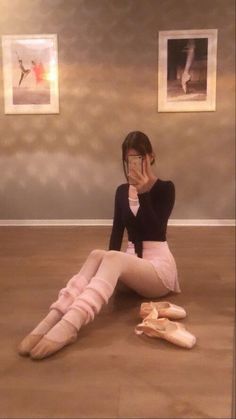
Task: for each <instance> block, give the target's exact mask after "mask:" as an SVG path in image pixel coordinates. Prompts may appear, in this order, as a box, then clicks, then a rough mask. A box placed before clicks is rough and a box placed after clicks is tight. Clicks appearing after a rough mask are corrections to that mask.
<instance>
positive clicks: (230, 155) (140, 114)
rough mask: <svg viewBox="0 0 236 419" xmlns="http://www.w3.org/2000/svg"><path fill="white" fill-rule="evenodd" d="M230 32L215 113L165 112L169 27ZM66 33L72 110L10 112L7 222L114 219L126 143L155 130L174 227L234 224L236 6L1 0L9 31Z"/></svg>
mask: <svg viewBox="0 0 236 419" xmlns="http://www.w3.org/2000/svg"><path fill="white" fill-rule="evenodd" d="M202 28H203V29H205V28H207V29H211V28H216V29H218V54H217V104H216V107H217V108H216V111H215V112H179V113H158V112H157V53H158V45H157V44H158V43H157V40H158V31H159V30H171V29H172V30H178V29H202ZM47 33H49V34H50V33H56V34H57V35H58V56H59V88H60V113H59V114H58V115H5V114H4V98H3V75H2V57H1V55H0V219H2V220H7V219H19V220H24V219H25V220H30V219H110V218H112V215H113V198H114V190H115V188H116V186H117V184H119V183H121V182H123V181H124V177H123V173H122V165H121V152H120V148H121V143H122V141H123V139H124V137H125V135H126V134H127V133H128V132H129V131H132V130H142V131H144V132H146V133H147V134H148V135H149V136H150V139H151V140H152V142H153V145H154V147H155V150H156V155H157V173H158V175H159V177H160V178H162V179H172V180H173V181H174V183H175V185H176V205H175V209H174V211H173V213H172V218H174V219H232V218H234V207H233V203H234V199H233V193H234V176H233V168H234V107H233V104H234V84H233V83H234V0H11V1H9V0H0V34H1V35H7V34H8V35H9V34H47Z"/></svg>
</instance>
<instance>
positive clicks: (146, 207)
mask: <svg viewBox="0 0 236 419" xmlns="http://www.w3.org/2000/svg"><path fill="white" fill-rule="evenodd" d="M128 194H129V184H128V183H125V184H122V185H120V186H118V188H117V190H116V195H115V210H114V218H113V227H112V232H111V237H110V243H109V250H120V249H121V244H122V239H123V234H124V230H125V228H126V229H127V233H128V240H129V241H131V242H133V243H134V246H135V252H136V253H137V255H138V256H139V257H142V242H143V241H166V230H167V223H168V219H169V217H170V214H171V212H172V209H173V206H174V203H175V187H174V184H173V182H171V181H163V180H161V179H157V181H156V182H155V183H154V185H153V186H152V188H151V190H150V191H149V192H145V193H141V194H138V198H139V209H138V212H137V215H136V216H135V215H134V214H133V213H132V211H131V209H130V207H129V200H128Z"/></svg>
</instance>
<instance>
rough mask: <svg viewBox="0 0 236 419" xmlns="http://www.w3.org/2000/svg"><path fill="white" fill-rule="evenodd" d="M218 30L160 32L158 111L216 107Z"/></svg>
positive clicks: (196, 109)
mask: <svg viewBox="0 0 236 419" xmlns="http://www.w3.org/2000/svg"><path fill="white" fill-rule="evenodd" d="M217 34H218V31H217V29H203V30H200V29H197V30H176V31H160V32H159V40H158V112H193V111H194V112H197V111H215V110H216V66H217Z"/></svg>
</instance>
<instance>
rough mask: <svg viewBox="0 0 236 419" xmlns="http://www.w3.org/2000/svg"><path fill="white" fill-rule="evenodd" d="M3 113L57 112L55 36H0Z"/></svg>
mask: <svg viewBox="0 0 236 419" xmlns="http://www.w3.org/2000/svg"><path fill="white" fill-rule="evenodd" d="M2 52H3V83H4V109H5V113H6V114H51V113H53V114H54V113H59V93H58V53H57V35H55V34H50V35H6V36H2Z"/></svg>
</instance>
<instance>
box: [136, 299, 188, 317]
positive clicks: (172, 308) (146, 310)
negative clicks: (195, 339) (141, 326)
mask: <svg viewBox="0 0 236 419" xmlns="http://www.w3.org/2000/svg"><path fill="white" fill-rule="evenodd" d="M153 308H155V309H156V310H157V313H158V316H157V317H167V318H168V319H171V320H179V319H184V318H185V317H186V316H187V314H186V311H185V310H184V308H183V307H180V306H177V305H175V304H172V303H169V301H159V302H154V301H151V302H150V303H142V304H141V307H140V317H141V318H142V319H144V318H145V317H146V316H148V315H149V314H150V313H151V311H152V310H153Z"/></svg>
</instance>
